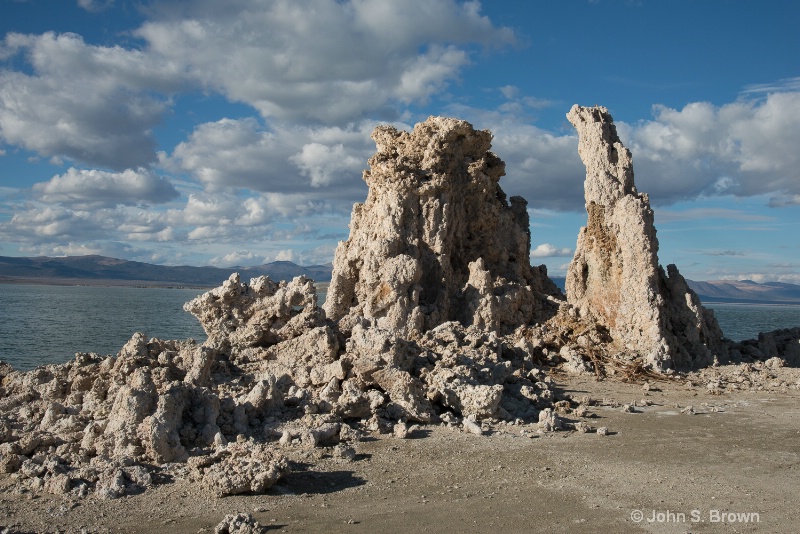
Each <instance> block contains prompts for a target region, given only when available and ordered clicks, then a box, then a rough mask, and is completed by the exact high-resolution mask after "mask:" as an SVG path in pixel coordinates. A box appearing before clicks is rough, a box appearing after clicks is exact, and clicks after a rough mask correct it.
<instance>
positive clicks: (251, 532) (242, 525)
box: [214, 513, 265, 534]
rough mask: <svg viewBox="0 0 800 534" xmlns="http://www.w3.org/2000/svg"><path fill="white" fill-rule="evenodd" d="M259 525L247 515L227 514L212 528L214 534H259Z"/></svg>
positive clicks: (261, 529)
mask: <svg viewBox="0 0 800 534" xmlns="http://www.w3.org/2000/svg"><path fill="white" fill-rule="evenodd" d="M264 530H265V529H264V527H262V526H261V523H259V522H258V521H256V520H254V519H253V516H251V515H250V514H247V513H238V514H228V515H226V516H225V517H224V518H223V519H222V521H220V522H219V524H218V525H217V526H216V527H214V534H261V533H262V532H264Z"/></svg>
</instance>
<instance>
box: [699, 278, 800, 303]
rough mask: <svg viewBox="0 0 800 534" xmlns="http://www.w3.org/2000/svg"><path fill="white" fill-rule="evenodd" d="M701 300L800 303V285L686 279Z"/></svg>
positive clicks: (710, 301) (709, 301)
mask: <svg viewBox="0 0 800 534" xmlns="http://www.w3.org/2000/svg"><path fill="white" fill-rule="evenodd" d="M686 282H687V283H688V284H689V287H691V288H692V290H694V292H695V293H697V296H698V297H700V301H701V302H707V303H712V302H738V303H749V304H800V285H796V284H787V283H783V282H765V283H763V284H759V283H758V282H754V281H752V280H739V281H732V280H713V281H709V282H695V281H693V280H687V281H686Z"/></svg>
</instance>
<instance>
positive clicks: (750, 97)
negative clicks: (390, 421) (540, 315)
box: [0, 0, 800, 283]
mask: <svg viewBox="0 0 800 534" xmlns="http://www.w3.org/2000/svg"><path fill="white" fill-rule="evenodd" d="M2 1H4V2H5V3H4V4H3V10H4V11H8V12H9V14H10V16H5V17H4V18H3V22H0V30H1V31H2V32H3V33H2V41H0V254H2V255H40V254H45V255H64V254H67V255H74V254H95V253H97V254H104V255H110V256H117V257H123V258H126V259H137V260H141V261H150V262H156V263H168V264H181V263H188V264H215V265H218V266H234V265H253V264H259V263H263V262H266V261H273V260H277V259H281V260H292V261H296V262H298V263H303V264H312V263H325V262H328V261H331V259H332V256H333V250H334V248H335V246H336V242H337V241H338V240H340V239H345V238H346V237H347V233H348V230H347V223H348V221H349V215H350V210H351V208H352V204H353V203H354V202H358V201H361V200H363V199H364V198H365V195H366V186H365V185H364V183H363V181H362V179H361V173H362V171H363V169H365V168H366V166H367V164H366V160H367V159H368V158H369V157H370V156H371V155H372V153H373V152H374V149H375V147H374V143H373V142H372V141H371V140H370V138H369V134H370V132H371V131H372V129H373V128H374V127H375V126H376V125H377V124H379V123H385V122H389V123H392V124H395V125H396V126H398V127H400V128H404V129H410V128H411V127H413V124H414V123H415V122H417V121H419V120H424V118H426V117H427V116H428V115H450V116H457V117H460V118H465V119H467V120H469V121H470V122H472V123H473V124H474V125H475V126H476V127H478V128H484V129H489V130H491V131H492V132H493V134H494V143H493V150H494V151H495V152H496V153H497V154H498V155H499V156H500V157H501V158H502V159H503V160H504V161H505V162H506V172H507V176H506V177H504V178H503V181H502V182H501V185H502V186H503V188H504V189H505V191H506V192H507V193H509V194H516V195H522V196H523V197H525V198H526V199H527V200H528V201H529V208H530V210H531V220H532V242H533V247H532V252H531V256H532V259H533V260H534V261H535V262H536V263H541V262H545V263H547V264H548V267H549V268H550V271H551V273H552V274H559V273H561V272H563V270H564V269H565V266H566V264H567V263H568V262H569V260H570V257H571V255H572V251H573V247H574V244H575V239H576V236H577V230H578V227H579V226H580V225H581V224H582V223H583V222H584V221H585V214H584V213H585V212H584V211H583V176H584V170H583V166H582V164H581V162H580V159H579V157H578V154H577V137H576V136H575V134H574V132H573V131H572V130H571V127H569V125H568V123H567V122H566V119H565V118H564V114H565V113H566V112H567V111H568V110H569V107H570V106H571V105H572V104H573V103H580V104H582V105H593V104H601V105H605V106H607V107H609V108H610V110H611V112H612V114H613V115H614V117H615V119H616V121H617V127H618V130H619V133H620V136H621V138H622V139H623V141H624V142H625V144H626V145H627V146H628V147H629V148H630V149H631V151H632V152H633V155H634V168H635V171H636V182H637V186H638V189H639V190H641V191H645V192H647V193H648V194H649V195H650V198H651V202H652V203H653V205H654V206H655V209H656V224H657V225H658V228H659V238H660V242H661V252H660V258H661V261H662V263H665V264H666V263H677V264H678V266H679V267H680V268H681V270H682V272H683V273H684V274H685V275H687V277H689V278H695V279H714V278H752V279H755V280H757V281H767V280H780V281H787V282H795V283H800V274H798V273H800V246H799V245H798V241H797V239H796V237H795V235H796V233H797V231H798V230H800V228H798V227H800V151H798V150H797V146H796V145H797V140H798V139H800V120H798V118H800V72H798V71H797V65H796V60H795V58H796V57H797V56H798V52H800V50H798V49H799V48H800V46H798V45H800V39H798V38H797V36H796V35H795V34H796V31H795V28H796V23H797V22H800V7H798V6H797V5H796V4H795V3H794V2H792V1H789V0H787V1H775V2H771V3H769V4H766V5H765V6H756V5H749V4H750V3H742V4H745V5H733V6H731V5H730V4H729V3H724V2H707V3H702V5H698V4H699V3H697V2H689V1H680V2H673V3H669V4H668V5H657V4H653V3H647V2H630V1H622V0H600V1H598V0H594V1H588V0H587V1H586V2H583V3H578V2H576V3H570V5H569V6H564V5H560V4H562V3H556V2H502V3H489V2H485V3H483V4H482V3H480V2H477V1H466V2H463V1H456V0H408V1H406V2H391V1H387V0H345V1H341V0H340V1H335V0H309V1H308V2H293V1H289V0H271V1H267V0H237V1H235V2H226V3H220V2H216V1H212V0H191V1H177V0H159V1H148V2H144V3H138V2H137V3H133V2H126V1H114V0H106V1H102V2H101V1H93V0H78V1H77V2H76V3H68V2H64V3H63V4H60V7H59V8H58V9H57V10H52V9H49V10H48V9H42V8H39V7H37V6H36V4H35V3H34V2H25V1H19V0H15V1H11V0H2ZM59 10H63V13H59V12H58V11H59ZM678 25H679V26H678ZM745 30H746V31H745ZM692 32H698V33H692ZM685 35H694V36H695V38H693V39H686V37H685ZM744 53H748V54H750V55H749V56H747V57H749V58H757V59H743V57H744V56H742V54H744Z"/></svg>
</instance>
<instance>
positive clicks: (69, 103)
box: [0, 32, 181, 170]
mask: <svg viewBox="0 0 800 534" xmlns="http://www.w3.org/2000/svg"><path fill="white" fill-rule="evenodd" d="M1 46H2V49H3V51H2V52H0V56H6V57H10V56H12V55H15V54H20V53H21V54H24V55H25V57H26V58H27V60H28V62H29V63H30V65H31V67H32V70H33V72H32V73H31V74H27V73H24V72H20V71H13V70H0V87H2V89H0V138H2V139H3V140H4V141H5V142H7V143H9V144H13V145H19V146H22V147H24V148H26V149H28V150H32V151H34V152H37V153H39V154H40V155H42V156H44V157H51V156H56V157H66V158H69V159H72V160H75V161H81V162H85V163H88V164H92V165H100V166H105V167H109V168H112V169H116V170H122V169H125V168H129V167H138V166H141V165H146V164H148V163H150V162H152V161H153V160H154V158H155V150H154V149H155V140H154V138H153V134H152V128H153V127H154V126H156V125H157V124H158V123H159V122H160V121H161V118H162V115H163V113H164V111H165V109H166V107H167V105H168V100H167V99H165V98H164V97H159V96H157V93H159V92H161V93H163V92H168V91H173V90H176V89H177V88H179V87H180V85H181V75H180V72H178V71H177V70H176V69H175V68H174V66H173V65H171V64H169V63H165V62H164V61H162V60H161V59H160V58H158V57H157V56H153V55H151V54H147V53H144V52H140V51H135V50H125V49H123V48H120V47H99V46H92V45H87V44H86V43H84V41H83V39H82V38H81V37H80V36H79V35H75V34H71V33H69V34H60V35H58V34H54V33H52V32H48V33H45V34H42V35H38V36H36V35H21V34H16V33H10V34H8V35H6V37H5V40H4V42H3V43H2V45H1Z"/></svg>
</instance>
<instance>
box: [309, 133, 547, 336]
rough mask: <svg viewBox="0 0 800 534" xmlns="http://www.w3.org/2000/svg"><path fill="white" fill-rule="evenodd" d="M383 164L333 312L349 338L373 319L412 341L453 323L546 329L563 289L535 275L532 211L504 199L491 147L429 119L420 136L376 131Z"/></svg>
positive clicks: (373, 170) (344, 260)
mask: <svg viewBox="0 0 800 534" xmlns="http://www.w3.org/2000/svg"><path fill="white" fill-rule="evenodd" d="M372 138H373V139H374V140H375V143H376V145H377V153H376V154H375V155H374V156H373V157H372V158H371V159H370V160H369V166H370V168H369V170H367V171H365V172H364V180H365V181H366V182H367V185H368V186H369V194H368V196H367V199H366V201H365V202H364V203H363V204H357V205H355V207H354V208H353V215H352V219H351V222H350V237H349V239H348V240H347V241H345V242H341V243H340V244H339V247H338V249H337V251H336V259H335V261H334V269H333V279H332V282H331V286H330V290H329V293H328V297H327V301H326V303H325V311H326V312H327V316H328V317H329V318H330V319H333V320H335V321H338V322H339V324H340V326H341V327H342V328H343V329H345V330H347V329H348V328H349V327H348V326H347V325H348V324H349V323H352V322H353V321H354V320H356V318H358V317H363V318H365V319H367V320H369V321H371V322H373V323H374V324H375V325H377V326H379V327H381V328H387V329H391V330H396V331H398V332H400V333H402V334H415V333H417V334H418V333H422V332H425V331H427V330H430V329H431V328H434V327H436V326H437V325H439V324H442V323H444V322H447V321H451V320H456V321H459V322H461V323H462V324H464V325H475V326H478V327H481V328H489V329H498V330H501V331H507V330H510V329H513V328H514V327H516V326H518V325H522V324H526V323H530V322H533V321H537V320H539V319H543V318H544V315H545V313H546V308H547V306H546V305H545V302H546V300H545V298H544V295H546V294H556V293H558V289H557V288H556V287H555V286H554V285H553V284H552V282H551V281H550V280H549V279H548V278H547V275H546V271H545V268H544V267H543V266H542V267H534V268H532V267H531V265H530V259H529V254H530V230H529V220H528V214H527V210H526V205H527V202H526V201H525V200H524V199H522V198H520V197H512V198H511V199H510V202H509V200H507V199H506V195H505V193H504V192H503V190H502V189H501V188H500V185H499V183H498V182H499V180H500V177H501V176H503V175H504V174H505V164H504V163H503V162H502V161H501V160H500V159H499V158H498V157H497V156H496V155H495V154H493V153H492V152H491V151H490V150H489V149H490V147H491V140H492V136H491V134H490V133H489V132H488V131H478V130H475V129H473V127H472V126H471V125H470V124H469V123H468V122H466V121H462V120H457V119H449V118H442V117H431V118H429V119H428V120H427V121H425V122H422V123H419V124H417V125H416V126H415V127H414V130H413V131H411V132H401V131H398V130H396V129H395V128H392V127H390V126H380V127H378V128H376V129H375V131H374V132H373V134H372Z"/></svg>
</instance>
